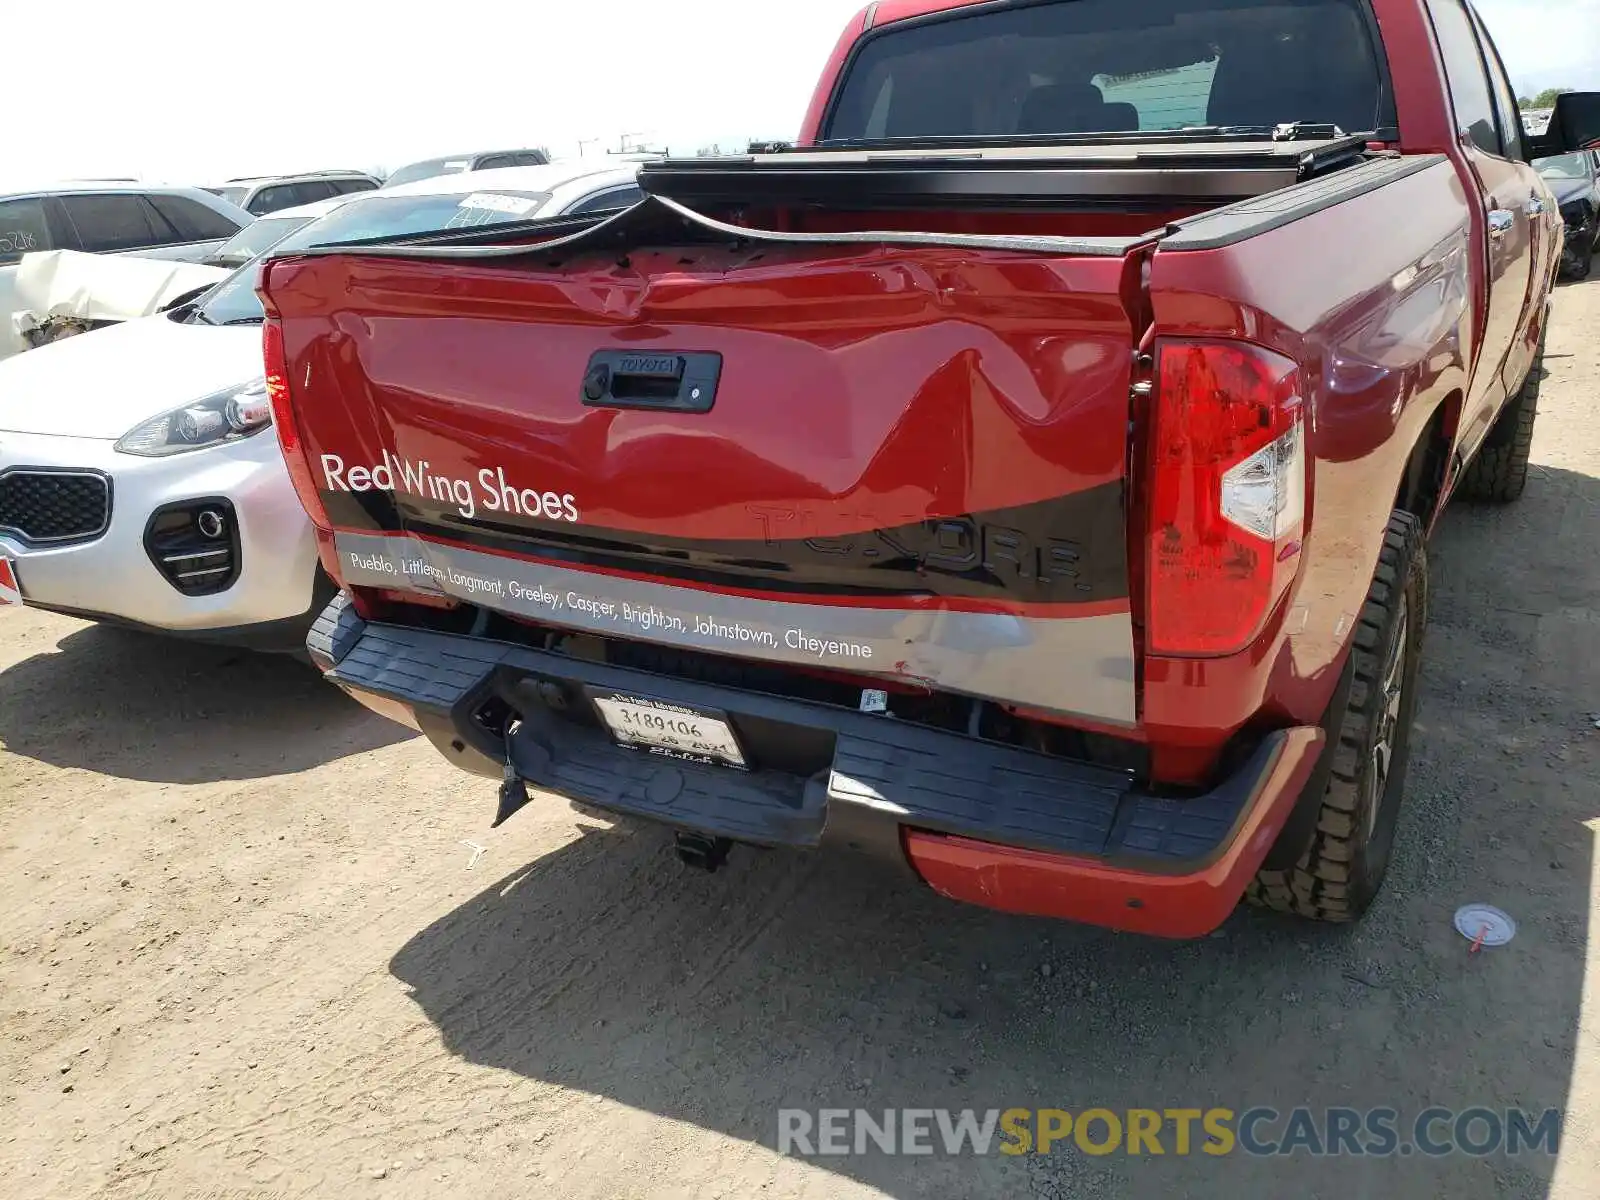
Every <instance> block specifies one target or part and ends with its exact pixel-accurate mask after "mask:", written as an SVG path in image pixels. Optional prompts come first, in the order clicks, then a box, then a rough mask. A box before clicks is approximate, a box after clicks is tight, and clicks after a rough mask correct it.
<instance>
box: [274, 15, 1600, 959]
mask: <svg viewBox="0 0 1600 1200" xmlns="http://www.w3.org/2000/svg"><path fill="white" fill-rule="evenodd" d="M1594 99H1595V98H1594V97H1592V96H1588V95H1579V96H1575V97H1563V108H1562V111H1561V112H1560V113H1559V114H1558V115H1557V119H1556V120H1555V121H1553V123H1552V128H1553V130H1554V132H1553V133H1552V134H1551V135H1550V141H1551V147H1552V148H1553V147H1554V146H1556V145H1557V144H1559V143H1577V142H1581V141H1586V140H1589V139H1592V138H1593V137H1595V136H1600V121H1597V120H1596V114H1595V108H1594V104H1593V101H1594ZM1547 152H1551V148H1547ZM1528 157H1529V147H1528V146H1527V145H1526V141H1525V138H1524V135H1523V132H1522V128H1521V125H1520V123H1519V119H1518V114H1517V110H1516V105H1515V101H1514V99H1513V93H1512V91H1511V88H1510V86H1509V84H1508V82H1507V78H1506V73H1505V70H1504V68H1503V67H1502V65H1501V63H1500V60H1499V58H1498V56H1497V55H1496V53H1495V50H1494V47H1493V45H1492V44H1491V42H1490V40H1489V38H1488V37H1487V36H1486V34H1485V33H1484V30H1483V26H1482V24H1481V23H1480V22H1479V20H1478V19H1477V17H1476V16H1475V15H1474V14H1473V12H1472V11H1471V9H1470V8H1469V7H1467V6H1466V5H1465V4H1463V3H1462V2H1461V0H1426V2H1424V0H1152V2H1150V3H1140V4H1126V3H1123V2H1121V0H1073V2H1071V3H1063V2H1021V0H987V2H972V0H883V2H881V3H877V4H873V5H871V6H870V7H869V8H867V9H866V10H865V11H864V12H863V13H861V14H860V15H859V16H858V17H856V19H855V20H854V21H852V22H851V23H850V25H849V27H848V28H847V29H846V31H845V33H844V36H843V37H842V39H841V40H840V42H839V44H838V48H837V50H836V51H835V53H834V55H833V58H832V60H831V61H830V62H829V64H828V67H827V70H826V71H825V73H824V75H823V77H822V80H821V83H820V84H819V86H818V88H817V92H816V98H815V100H814V101H813V103H812V105H811V107H810V111H809V113H808V114H807V116H806V119H805V125H804V130H803V133H802V135H801V137H800V138H799V140H798V143H797V144H796V145H795V146H794V147H779V148H776V149H775V150H774V151H773V152H768V153H759V154H750V155H745V156H737V157H724V158H709V159H696V160H683V161H676V160H665V161H660V162H656V163H653V164H650V165H649V166H647V167H646V168H645V169H644V170H643V171H642V172H641V175H640V185H641V187H642V189H643V192H644V199H643V200H642V201H641V202H640V203H639V204H637V205H636V206H635V207H633V208H631V209H629V210H627V211H626V212H624V213H621V214H618V215H613V216H610V217H604V218H580V219H575V220H563V221H558V222H554V223H551V222H545V223H529V224H525V225H500V226H497V227H495V228H493V229H491V230H472V229H467V230H450V231H442V232H440V233H439V234H436V235H427V236H422V237H413V238H410V239H407V240H404V241H399V242H394V241H390V242H384V243H364V244H360V245H351V244H344V245H340V246H331V247H323V248H318V249H316V250H313V251H311V252H306V253H296V254H293V255H289V256H285V257H283V258H279V259H276V260H273V261H270V262H269V263H268V264H267V265H266V266H265V268H264V269H263V273H262V282H261V292H262V294H263V297H264V300H265V304H266V309H267V314H268V320H267V322H266V325H265V331H264V341H265V353H266V360H267V372H268V381H269V386H270V390H271V393H272V397H273V402H274V405H275V414H276V417H275V419H276V424H277V431H278V436H279V438H280V439H281V441H282V445H283V449H284V451H285V454H286V456H287V460H288V463H289V468H290V471H291V473H292V475H293V477H294V480H295V484H296V487H297V489H298V491H299V494H300V497H301V499H302V501H303V502H304V505H305V507H306V510H307V511H308V513H309V514H310V516H311V519H312V520H313V521H314V522H315V524H316V526H317V528H318V531H319V537H320V541H321V547H322V561H323V564H324V566H325V567H326V569H327V571H328V573H329V574H330V575H332V576H333V577H334V578H335V579H336V580H338V581H339V582H340V584H341V585H342V588H343V592H342V594H341V596H340V598H339V599H338V600H337V601H336V602H335V603H334V604H333V605H332V606H331V607H330V608H329V609H328V611H327V612H326V613H325V614H324V616H323V618H322V619H321V621H319V622H318V624H317V627H316V629H315V630H314V632H313V633H312V635H311V638H310V641H309V649H310V652H311V654H312V656H313V658H314V659H315V660H316V661H317V663H318V664H319V665H320V666H321V668H322V669H323V670H324V671H325V672H326V674H327V677H328V678H329V679H330V680H332V681H333V682H334V683H336V684H337V685H339V686H340V687H342V688H345V689H346V690H348V691H349V692H351V693H352V694H354V695H356V696H357V697H359V698H361V699H363V700H364V702H366V703H368V704H369V705H370V706H371V707H373V708H375V709H377V710H378V711H381V712H385V713H388V714H390V715H394V716H396V717H398V718H400V719H403V720H406V721H408V722H411V723H413V724H414V725H416V726H417V727H419V728H420V729H421V730H422V732H423V733H424V734H426V735H427V736H428V737H429V738H430V739H431V740H432V741H433V742H434V743H435V745H436V746H437V747H438V749H439V750H440V752H441V753H442V754H443V755H444V756H445V757H446V758H447V759H449V760H450V761H451V762H453V763H456V764H458V765H459V766H462V767H465V768H468V769H471V770H477V771H481V772H483V773H484V774H488V775H493V776H496V777H499V778H500V779H501V781H502V782H501V791H500V809H499V813H498V815H497V818H496V822H497V823H498V822H499V821H501V820H504V819H505V818H506V817H508V816H509V815H510V814H511V813H512V812H514V811H516V810H517V809H518V808H519V807H521V805H522V804H524V803H526V801H527V789H528V787H529V786H530V785H532V786H534V787H536V788H539V789H545V790H549V791H553V792H556V793H560V794H564V795H565V796H568V797H570V798H572V799H574V800H576V801H579V802H581V803H582V804H584V805H585V806H588V807H592V808H597V809H601V810H606V811H609V812H613V813H618V814H626V815H629V816H632V817H638V818H648V819H653V820H656V821H659V822H661V823H663V824H664V825H666V826H668V827H670V828H671V829H672V830H674V831H675V836H676V839H677V846H678V850H679V852H680V854H681V855H682V856H683V857H684V859H685V860H687V861H688V862H690V863H692V864H695V865H698V866H702V867H706V868H711V869H714V868H715V867H716V866H717V865H719V864H720V863H721V862H722V861H723V859H724V857H725V856H726V854H727V853H728V851H729V848H730V847H731V846H735V845H740V844H749V845H754V846H764V847H784V848H798V849H811V848H815V847H819V846H824V845H828V844H836V845H838V846H840V847H854V848H856V849H859V850H863V851H866V852H868V853H870V854H875V855H877V856H879V857H881V858H882V859H884V860H886V861H887V862H890V863H894V864H898V865H900V866H902V867H909V869H910V870H911V871H912V872H914V873H915V875H916V876H917V877H919V878H920V879H922V880H924V881H926V883H927V884H929V885H930V886H932V887H933V888H934V889H936V890H937V891H939V892H940V893H942V894H944V895H946V896H950V897H954V898H957V899H960V900H965V901H971V902H974V903H978V904H983V905H988V906H991V907H994V908H998V909H1003V910H1008V911H1013V912H1022V913H1034V914H1047V915H1054V916H1059V917H1064V918H1070V919H1073V920H1079V921H1088V922H1095V923H1099V924H1103V925H1108V926H1114V927H1117V928H1121V929H1128V930H1136V931H1144V932H1148V933H1154V934H1165V935H1171V936H1192V935H1198V934H1202V933H1205V932H1207V931H1209V930H1211V929H1213V928H1215V927H1216V926H1217V925H1218V924H1219V923H1221V922H1222V921H1223V920H1224V919H1225V918H1226V916H1227V914H1228V913H1229V911H1230V910H1231V909H1232V908H1233V907H1234V906H1235V905H1236V904H1237V903H1238V902H1239V900H1240V899H1241V897H1244V896H1246V895H1248V896H1249V898H1251V899H1252V900H1255V901H1257V902H1259V903H1261V904H1265V905H1267V906H1270V907H1273V908H1278V909H1284V910H1292V911H1294V912H1298V913H1301V914H1303V915H1305V916H1308V917H1313V918H1318V919H1323V920H1332V921H1343V920H1350V919H1354V918H1356V917H1357V916H1359V915H1360V914H1361V912H1362V911H1363V910H1364V909H1365V908H1366V907H1367V905H1368V904H1369V903H1370V902H1371V901H1372V899H1373V896H1374V894H1375V893H1376V891H1377V889H1378V887H1379V885H1380V883H1381V881H1382V879H1383V875H1384V870H1385V867H1386V864H1387V861H1388V859H1389V852H1390V846H1391V844H1392V840H1393V837H1394V831H1395V824H1396V815H1397V812H1398V810H1399V807H1400V800H1401V793H1402V791H1403V783H1404V775H1405V767H1406V751H1407V741H1408V734H1409V730H1410V727H1411V722H1412V714H1413V709H1414V705H1415V688H1414V686H1413V685H1414V680H1415V677H1416V673H1417V668H1418V661H1419V656H1420V653H1421V649H1422V642H1423V630H1424V627H1425V624H1426V620H1427V607H1428V606H1427V599H1428V592H1427V568H1426V559H1425V545H1426V538H1427V534H1428V532H1429V529H1430V527H1431V526H1432V524H1433V523H1434V521H1435V520H1436V519H1437V517H1438V514H1439V511H1440V508H1441V506H1442V505H1443V504H1444V502H1445V501H1446V499H1447V498H1448V497H1449V496H1450V495H1451V494H1452V493H1455V494H1460V495H1465V496H1468V497H1470V498H1473V499H1478V500H1486V501H1508V500H1512V499H1514V498H1515V497H1516V496H1517V495H1518V493H1520V492H1521V491H1522V488H1523V482H1524V479H1525V476H1526V469H1527V457H1528V446H1529V439H1530V436H1531V431H1532V426H1533V421H1534V415H1535V406H1536V398H1537V394H1538V387H1539V379H1540V349H1541V345H1542V339H1543V335H1544V326H1545V321H1546V318H1547V313H1548V293H1549V289H1550V286H1551V281H1552V277H1553V274H1554V270H1555V265H1556V258H1557V253H1558V251H1559V249H1560V242H1561V235H1560V227H1559V225H1558V223H1557V217H1556V213H1555V210H1554V206H1553V205H1552V203H1551V200H1550V196H1549V194H1548V192H1547V191H1546V189H1545V186H1544V184H1543V183H1542V182H1541V181H1540V179H1539V176H1538V175H1537V174H1536V173H1535V172H1534V171H1533V170H1532V169H1531V168H1530V167H1529V166H1528V163H1527V159H1528Z"/></svg>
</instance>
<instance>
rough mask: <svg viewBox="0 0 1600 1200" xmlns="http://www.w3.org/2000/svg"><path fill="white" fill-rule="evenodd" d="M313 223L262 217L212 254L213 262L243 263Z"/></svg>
mask: <svg viewBox="0 0 1600 1200" xmlns="http://www.w3.org/2000/svg"><path fill="white" fill-rule="evenodd" d="M310 223H311V218H310V217H277V216H272V217H260V218H258V219H257V220H254V221H252V222H250V224H248V225H246V226H245V227H244V228H243V229H241V230H240V231H239V232H238V233H236V234H234V235H233V236H232V237H231V238H229V239H228V240H227V241H225V242H223V243H222V245H220V246H218V247H217V248H216V250H214V251H213V252H212V254H211V260H212V261H213V262H228V263H242V262H245V261H247V260H249V259H252V258H254V257H255V256H256V255H258V254H261V253H263V252H264V251H266V250H269V249H270V248H271V247H272V246H274V245H275V244H276V243H277V242H278V240H279V239H280V238H284V237H287V236H288V235H289V234H291V233H293V232H294V231H295V230H296V229H299V228H301V227H303V226H305V225H308V224H310Z"/></svg>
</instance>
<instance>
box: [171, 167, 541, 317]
mask: <svg viewBox="0 0 1600 1200" xmlns="http://www.w3.org/2000/svg"><path fill="white" fill-rule="evenodd" d="M548 199H550V195H549V193H548V192H523V191H501V190H496V191H479V192H471V193H467V194H463V193H460V192H457V193H456V194H455V195H453V196H385V195H383V194H382V193H379V192H367V193H365V194H363V195H362V197H361V198H360V199H357V200H351V201H348V202H347V203H345V204H343V205H341V206H340V207H339V208H336V209H335V210H334V211H333V212H331V213H329V214H328V215H327V216H325V217H323V218H322V219H321V220H320V221H313V222H311V223H310V224H309V225H304V226H302V227H301V228H298V229H296V230H295V231H294V232H292V233H289V234H288V236H286V237H284V238H283V239H282V240H281V241H278V242H277V243H275V244H274V245H273V246H271V247H269V249H272V250H276V251H277V252H279V253H292V252H294V251H296V250H306V249H309V248H310V247H312V246H326V245H330V244H332V243H335V242H359V241H363V240H365V239H367V238H381V237H401V236H404V235H406V234H412V233H431V232H433V231H435V230H439V229H465V228H472V227H476V226H483V225H500V224H503V223H505V222H506V221H526V220H528V219H530V218H531V217H533V216H534V215H535V214H537V213H538V211H539V208H540V206H541V205H543V204H544V202H545V201H547V200H548ZM258 224H260V222H258ZM258 262H259V260H252V261H250V262H248V263H246V264H245V265H244V266H242V267H240V268H239V270H237V271H235V272H234V273H233V274H232V275H230V276H228V278H226V279H224V280H223V281H222V282H221V283H219V284H218V285H217V286H216V287H215V288H214V289H213V290H212V291H211V292H210V294H209V295H207V296H206V297H205V298H204V299H203V300H201V301H200V303H199V304H197V305H196V306H195V308H194V310H193V312H192V314H191V318H192V319H193V320H195V321H198V322H200V323H201V324H210V325H243V324H247V323H250V322H254V321H259V320H261V318H262V312H261V301H260V299H259V298H258V297H257V296H256V267H257V265H258Z"/></svg>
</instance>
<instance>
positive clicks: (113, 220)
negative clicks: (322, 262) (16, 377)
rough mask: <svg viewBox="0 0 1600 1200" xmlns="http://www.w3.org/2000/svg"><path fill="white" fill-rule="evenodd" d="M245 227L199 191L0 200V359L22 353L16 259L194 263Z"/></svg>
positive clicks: (51, 188) (85, 192)
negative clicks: (71, 255) (61, 254)
mask: <svg viewBox="0 0 1600 1200" xmlns="http://www.w3.org/2000/svg"><path fill="white" fill-rule="evenodd" d="M250 220H251V217H250V214H249V213H247V212H245V211H244V210H243V209H242V208H240V207H239V206H238V205H235V204H231V203H229V202H228V201H227V200H225V199H222V198H221V197H218V196H215V195H212V194H211V193H209V192H206V191H203V190H201V189H199V188H189V187H155V186H150V185H145V184H137V183H125V182H109V181H98V182H72V183H56V184H51V185H47V186H43V187H37V188H29V189H18V190H15V191H8V192H3V193H0V359H3V358H7V357H9V356H10V355H12V354H16V353H17V352H18V351H20V350H26V349H27V348H28V342H27V340H26V339H25V338H24V337H23V335H22V333H21V331H20V330H18V329H17V328H16V327H15V325H14V323H13V320H12V317H13V315H14V314H15V312H16V310H17V304H16V273H17V265H18V264H19V263H20V262H21V261H22V257H23V255H25V254H32V253H36V252H38V251H44V250H82V251H87V252H89V253H92V254H106V253H113V254H136V255H138V256H140V257H142V258H166V259H177V260H179V261H182V262H198V261H200V260H202V259H204V258H205V257H206V255H208V254H210V253H211V252H212V251H213V250H215V249H216V248H217V247H218V246H220V245H221V244H222V243H223V242H225V241H227V240H228V239H229V238H231V237H232V236H233V235H234V234H236V233H237V232H239V230H240V229H242V228H243V227H244V226H246V225H248V224H249V223H250Z"/></svg>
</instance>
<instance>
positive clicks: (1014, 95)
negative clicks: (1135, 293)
mask: <svg viewBox="0 0 1600 1200" xmlns="http://www.w3.org/2000/svg"><path fill="white" fill-rule="evenodd" d="M1382 76H1383V72H1382V69H1381V66H1380V57H1379V51H1378V49H1377V48H1376V46H1375V45H1374V43H1373V39H1372V35H1371V33H1370V25H1369V20H1368V13H1367V10H1366V0H1141V2H1140V3H1137V4H1130V3H1128V2H1127V0H1076V2H1074V3H1045V4H1029V5H1020V4H1018V5H1008V6H1006V7H1004V8H998V7H996V8H987V9H984V10H979V11H977V12H975V13H972V14H971V15H959V14H958V15H954V16H951V17H946V18H941V19H937V20H931V21H927V22H920V23H916V24H910V25H908V26H907V27H905V28H903V29H896V28H895V27H893V26H887V27H885V32H883V33H881V34H879V35H878V36H876V37H872V38H869V40H867V41H866V42H864V43H863V44H862V46H861V49H860V51H859V52H858V53H857V54H856V56H855V58H854V60H853V62H852V63H851V65H850V67H849V68H848V71H847V73H846V75H845V77H844V79H843V81H842V83H841V85H840V87H839V88H838V90H837V91H836V92H835V96H834V102H833V105H832V107H831V109H830V111H829V115H828V118H827V121H826V124H825V126H824V129H823V138H824V139H825V140H826V141H831V142H839V141H851V142H860V141H866V142H873V141H892V140H894V139H905V138H910V139H930V138H932V139H938V138H983V139H986V140H989V141H1003V140H1004V139H1006V138H1013V137H1023V138H1039V137H1053V136H1061V135H1069V136H1070V135H1075V134H1117V133H1135V132H1140V133H1142V132H1150V131H1165V130H1179V129H1184V128H1192V127H1205V126H1212V125H1231V126H1248V127H1264V128H1271V127H1272V126H1275V125H1278V124H1282V123H1287V122H1295V121H1300V122H1306V123H1309V124H1333V125H1337V126H1338V127H1339V128H1340V129H1342V130H1343V131H1344V132H1346V133H1365V132H1369V131H1372V130H1376V129H1378V128H1379V127H1383V126H1388V125H1392V124H1393V123H1394V121H1393V117H1392V116H1391V115H1390V114H1389V113H1388V112H1387V111H1385V103H1384V101H1383V96H1384V92H1385V89H1384V88H1383V86H1382V83H1381V80H1382Z"/></svg>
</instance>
